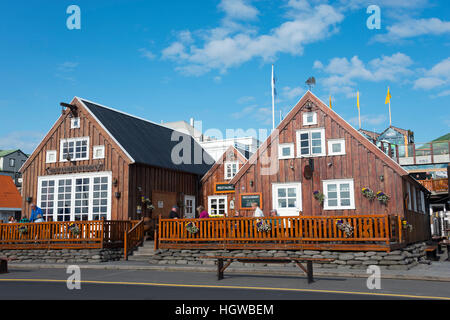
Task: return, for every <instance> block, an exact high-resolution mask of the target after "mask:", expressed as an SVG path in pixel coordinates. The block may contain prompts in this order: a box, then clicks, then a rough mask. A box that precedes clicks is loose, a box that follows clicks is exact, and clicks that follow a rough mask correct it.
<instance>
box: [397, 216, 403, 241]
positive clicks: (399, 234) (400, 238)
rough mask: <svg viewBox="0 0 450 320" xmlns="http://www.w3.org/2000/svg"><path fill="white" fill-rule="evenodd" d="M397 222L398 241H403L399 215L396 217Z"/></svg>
mask: <svg viewBox="0 0 450 320" xmlns="http://www.w3.org/2000/svg"><path fill="white" fill-rule="evenodd" d="M397 224H398V226H397V227H398V242H399V243H402V242H403V234H402V228H403V226H402V218H401V217H400V216H398V217H397Z"/></svg>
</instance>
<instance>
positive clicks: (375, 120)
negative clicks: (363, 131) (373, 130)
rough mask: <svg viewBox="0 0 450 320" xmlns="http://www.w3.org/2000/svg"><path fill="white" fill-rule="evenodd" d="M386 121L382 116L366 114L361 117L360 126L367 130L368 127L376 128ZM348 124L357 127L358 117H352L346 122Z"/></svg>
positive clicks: (384, 116)
mask: <svg viewBox="0 0 450 320" xmlns="http://www.w3.org/2000/svg"><path fill="white" fill-rule="evenodd" d="M386 121H387V117H386V115H384V114H368V115H361V126H362V127H366V128H369V126H378V125H381V124H383V123H384V122H386ZM348 122H349V123H350V124H351V125H352V126H354V127H356V126H359V120H358V117H353V118H351V119H349V120H348Z"/></svg>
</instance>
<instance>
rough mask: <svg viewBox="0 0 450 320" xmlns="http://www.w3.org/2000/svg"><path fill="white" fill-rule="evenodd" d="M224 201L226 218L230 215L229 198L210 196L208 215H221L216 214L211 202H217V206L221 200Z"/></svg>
mask: <svg viewBox="0 0 450 320" xmlns="http://www.w3.org/2000/svg"><path fill="white" fill-rule="evenodd" d="M220 199H223V200H225V212H224V214H223V215H224V216H227V215H228V197H227V196H209V197H208V213H209V214H219V213H214V212H213V211H212V209H211V202H212V200H217V205H218V204H219V200H220Z"/></svg>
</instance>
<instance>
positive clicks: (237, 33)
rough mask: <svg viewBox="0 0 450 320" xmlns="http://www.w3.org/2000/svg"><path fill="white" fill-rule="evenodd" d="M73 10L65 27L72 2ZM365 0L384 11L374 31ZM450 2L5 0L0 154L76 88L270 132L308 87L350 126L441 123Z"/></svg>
mask: <svg viewBox="0 0 450 320" xmlns="http://www.w3.org/2000/svg"><path fill="white" fill-rule="evenodd" d="M73 4H74V5H77V6H79V8H80V10H81V29H80V30H69V29H68V28H67V26H66V20H67V19H68V17H69V16H70V14H67V13H66V10H67V8H68V6H70V5H73ZM369 5H378V6H379V7H380V9H381V29H379V30H377V29H373V30H370V29H368V28H367V26H366V21H367V19H368V18H369V16H370V14H368V13H367V12H366V10H367V7H368V6H369ZM449 9H450V3H449V2H448V1H445V0H442V1H431V0H430V1H428V0H371V1H366V0H335V1H327V0H311V1H305V0H279V1H269V0H254V1H250V0H216V1H212V0H211V1H206V0H201V1H200V0H199V1H150V0H145V1H144V0H108V1H103V0H95V1H93V0H90V1H87V0H75V1H73V0H72V1H63V0H59V1H54V0H39V1H37V0H33V1H31V0H30V1H26V2H25V1H3V2H2V6H1V7H0V38H1V50H0V75H1V77H0V110H1V118H0V149H9V148H16V147H18V148H21V149H23V150H24V151H25V152H32V151H33V150H34V148H35V147H36V145H37V144H38V142H39V141H40V140H41V139H42V137H43V136H44V135H45V134H46V133H47V132H48V130H49V129H50V128H51V126H52V125H53V124H54V122H55V121H56V119H57V118H58V116H59V114H60V110H61V107H60V106H59V103H60V102H63V101H64V102H69V101H70V100H71V99H72V98H73V97H74V96H79V97H83V98H86V99H89V100H92V101H96V102H98V103H100V104H103V105H107V106H110V107H113V108H116V109H119V110H123V111H125V112H128V113H131V114H134V115H137V116H140V117H144V118H146V119H149V120H152V121H155V122H160V121H161V120H164V121H178V120H186V121H189V118H190V117H193V118H195V119H196V120H202V121H203V129H204V130H205V129H209V128H217V129H219V130H222V132H223V133H224V134H225V130H226V129H239V128H241V129H244V130H247V129H251V128H253V129H259V128H266V129H270V128H271V121H272V120H271V88H270V77H271V65H272V63H273V64H274V65H275V72H276V77H277V84H276V86H277V92H278V96H277V103H276V107H277V115H278V112H279V111H280V110H281V111H282V112H283V114H284V115H285V114H286V113H287V112H288V111H289V110H290V109H291V108H292V107H293V106H294V105H295V103H296V102H297V101H298V100H299V99H300V97H301V96H302V95H303V94H304V93H305V91H306V89H307V87H306V85H305V80H306V79H307V78H308V77H310V76H314V77H315V78H316V80H317V85H316V87H315V88H314V89H313V92H314V93H315V94H316V95H317V96H319V98H321V99H322V100H323V101H324V102H326V103H328V100H329V96H330V95H331V96H332V100H333V107H334V110H335V111H336V112H338V113H339V114H340V115H341V116H342V117H343V118H344V119H346V120H347V121H349V122H350V123H351V124H353V125H354V126H355V127H356V126H357V123H358V122H357V108H356V91H358V90H359V92H360V101H361V115H362V126H363V127H364V128H366V129H369V130H378V131H382V130H383V129H384V128H386V127H387V126H388V125H389V117H388V108H387V106H386V105H385V104H384V101H385V97H386V90H387V87H388V86H389V87H390V90H391V94H392V121H393V125H394V126H398V127H401V128H405V129H411V130H413V131H414V132H415V137H416V141H418V142H425V141H429V140H431V139H434V138H436V137H439V136H441V135H444V134H446V133H448V132H449V131H450V109H449V102H450V55H449V51H450V37H449V35H450V17H449V15H450V10H449Z"/></svg>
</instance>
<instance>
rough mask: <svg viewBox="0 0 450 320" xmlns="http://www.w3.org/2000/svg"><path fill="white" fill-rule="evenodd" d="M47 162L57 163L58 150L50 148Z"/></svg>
mask: <svg viewBox="0 0 450 320" xmlns="http://www.w3.org/2000/svg"><path fill="white" fill-rule="evenodd" d="M45 160H46V161H45V162H46V163H55V162H56V150H48V151H47V153H46V158H45Z"/></svg>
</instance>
